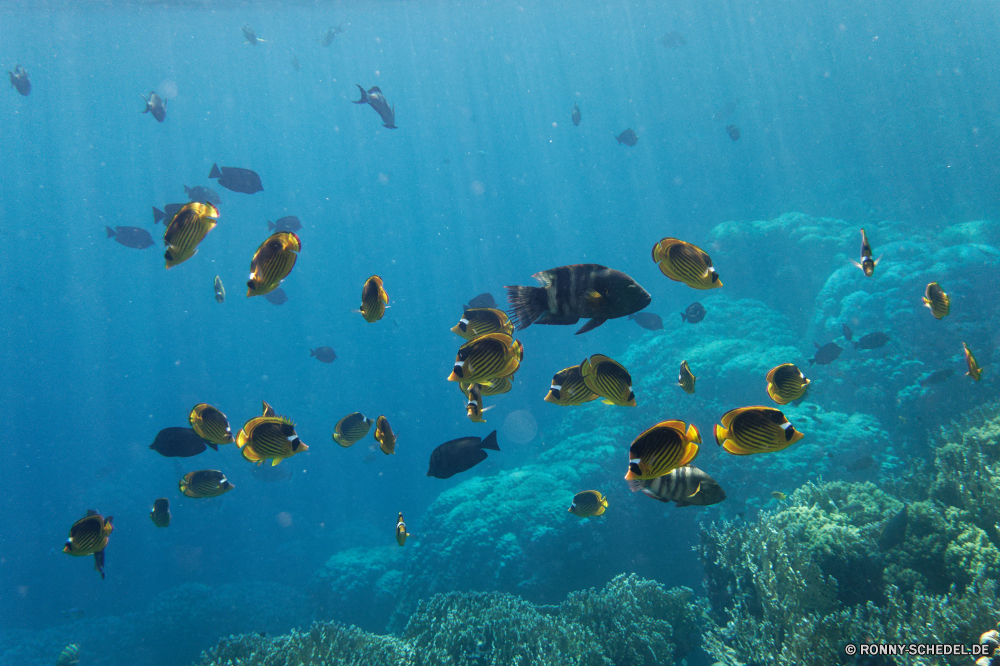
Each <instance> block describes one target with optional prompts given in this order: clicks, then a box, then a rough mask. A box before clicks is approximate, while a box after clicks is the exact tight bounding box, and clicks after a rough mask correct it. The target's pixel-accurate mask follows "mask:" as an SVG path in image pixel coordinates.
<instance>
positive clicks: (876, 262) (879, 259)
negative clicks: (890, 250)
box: [875, 254, 885, 266]
mask: <svg viewBox="0 0 1000 666" xmlns="http://www.w3.org/2000/svg"><path fill="white" fill-rule="evenodd" d="M883 256H885V255H882V254H880V255H878V259H876V260H875V265H876V266H878V262H880V261H882V257H883Z"/></svg>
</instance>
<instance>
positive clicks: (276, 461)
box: [271, 458, 284, 467]
mask: <svg viewBox="0 0 1000 666" xmlns="http://www.w3.org/2000/svg"><path fill="white" fill-rule="evenodd" d="M282 460H284V458H274V459H272V460H271V467H274V466H275V465H277V464H278V463H280V462H281V461H282Z"/></svg>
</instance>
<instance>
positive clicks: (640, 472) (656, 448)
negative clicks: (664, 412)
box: [625, 420, 701, 481]
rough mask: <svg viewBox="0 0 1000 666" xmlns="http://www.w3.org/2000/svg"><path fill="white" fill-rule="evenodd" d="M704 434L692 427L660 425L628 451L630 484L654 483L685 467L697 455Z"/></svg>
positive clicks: (639, 438) (676, 423)
mask: <svg viewBox="0 0 1000 666" xmlns="http://www.w3.org/2000/svg"><path fill="white" fill-rule="evenodd" d="M699 444H701V433H699V432H698V428H697V427H695V425H694V424H693V423H692V424H691V425H685V424H684V422H683V421H676V420H671V421H661V422H660V423H657V424H656V425H654V426H653V427H651V428H648V429H647V430H645V431H643V432H642V434H640V435H639V436H638V437H636V438H635V440H634V441H633V442H632V444H631V446H629V448H628V473H627V474H626V475H625V479H626V480H627V481H632V480H639V479H653V478H656V477H658V476H663V475H664V474H669V473H670V472H672V471H674V470H675V469H677V468H678V467H683V466H684V465H687V464H688V463H689V462H691V461H692V460H694V457H695V456H696V455H698V445H699Z"/></svg>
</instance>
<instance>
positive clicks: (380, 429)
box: [375, 416, 396, 456]
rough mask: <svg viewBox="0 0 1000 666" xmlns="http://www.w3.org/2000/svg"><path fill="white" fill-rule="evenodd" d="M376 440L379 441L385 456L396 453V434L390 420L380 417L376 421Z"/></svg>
mask: <svg viewBox="0 0 1000 666" xmlns="http://www.w3.org/2000/svg"><path fill="white" fill-rule="evenodd" d="M375 439H376V440H378V443H379V448H380V449H382V453H384V454H385V455H387V456H388V455H391V454H393V453H395V452H396V434H395V433H394V432H393V431H392V426H390V425H389V420H388V419H387V418H385V417H384V416H379V417H378V418H377V419H376V420H375Z"/></svg>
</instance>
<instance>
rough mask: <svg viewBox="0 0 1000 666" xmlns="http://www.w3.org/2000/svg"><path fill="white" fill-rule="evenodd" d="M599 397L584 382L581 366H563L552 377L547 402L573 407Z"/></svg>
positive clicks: (546, 397)
mask: <svg viewBox="0 0 1000 666" xmlns="http://www.w3.org/2000/svg"><path fill="white" fill-rule="evenodd" d="M599 397H600V396H599V395H597V394H596V393H594V392H593V391H591V390H590V389H589V388H587V385H586V384H584V383H583V375H581V374H580V366H578V365H574V366H573V367H571V368H563V369H562V370H560V371H559V372H557V373H556V374H555V376H554V377H552V385H551V386H549V392H548V394H547V395H546V396H545V402H551V403H552V404H553V405H559V406H561V407H571V406H573V405H582V404H583V403H585V402H590V401H591V400H597V399H598V398H599Z"/></svg>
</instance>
